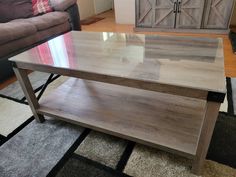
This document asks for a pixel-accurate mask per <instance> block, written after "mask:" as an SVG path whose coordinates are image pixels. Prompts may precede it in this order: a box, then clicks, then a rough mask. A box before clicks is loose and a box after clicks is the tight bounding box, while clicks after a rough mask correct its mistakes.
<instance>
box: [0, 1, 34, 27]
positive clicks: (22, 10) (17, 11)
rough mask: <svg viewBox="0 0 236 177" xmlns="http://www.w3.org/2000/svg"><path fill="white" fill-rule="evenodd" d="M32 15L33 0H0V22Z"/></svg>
mask: <svg viewBox="0 0 236 177" xmlns="http://www.w3.org/2000/svg"><path fill="white" fill-rule="evenodd" d="M32 16H33V10H32V2H31V0H0V23H5V22H8V21H11V20H14V19H18V18H29V17H32Z"/></svg>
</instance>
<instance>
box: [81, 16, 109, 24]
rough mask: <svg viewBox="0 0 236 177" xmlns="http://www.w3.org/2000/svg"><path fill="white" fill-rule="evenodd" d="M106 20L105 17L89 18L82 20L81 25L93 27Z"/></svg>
mask: <svg viewBox="0 0 236 177" xmlns="http://www.w3.org/2000/svg"><path fill="white" fill-rule="evenodd" d="M103 19H105V18H104V17H89V18H87V19H84V20H81V21H80V23H81V25H91V24H93V23H96V22H99V21H101V20H103Z"/></svg>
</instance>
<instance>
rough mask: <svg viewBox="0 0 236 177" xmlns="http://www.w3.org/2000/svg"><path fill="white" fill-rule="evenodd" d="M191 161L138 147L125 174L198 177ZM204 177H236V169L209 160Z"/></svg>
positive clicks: (204, 169) (152, 176) (137, 176)
mask: <svg viewBox="0 0 236 177" xmlns="http://www.w3.org/2000/svg"><path fill="white" fill-rule="evenodd" d="M190 166H191V161H190V160H188V159H185V158H182V157H178V156H173V155H171V154H169V153H165V152H163V151H159V150H157V149H152V148H150V147H147V146H143V145H137V146H136V147H135V148H134V150H133V153H132V154H131V156H130V159H129V161H128V163H127V165H126V167H125V170H124V172H125V173H127V174H129V175H130V176H135V177H197V176H196V175H194V174H192V173H191V171H190ZM202 176H203V177H213V176H214V177H235V176H236V169H233V168H230V167H228V166H225V165H221V164H219V163H217V162H213V161H209V160H207V161H206V162H205V166H204V168H203V175H202Z"/></svg>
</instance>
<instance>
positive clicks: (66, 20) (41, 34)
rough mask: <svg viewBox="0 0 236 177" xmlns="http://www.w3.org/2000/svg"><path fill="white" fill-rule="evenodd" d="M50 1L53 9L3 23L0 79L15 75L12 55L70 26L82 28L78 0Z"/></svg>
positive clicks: (71, 28)
mask: <svg viewBox="0 0 236 177" xmlns="http://www.w3.org/2000/svg"><path fill="white" fill-rule="evenodd" d="M51 4H52V6H53V8H54V11H53V12H50V13H46V14H43V15H40V16H35V17H31V18H24V19H14V20H12V21H10V22H7V23H0V81H3V80H5V79H7V78H9V77H10V76H12V75H13V70H12V66H11V63H10V62H9V61H8V58H10V57H11V56H14V55H17V54H19V53H20V52H23V51H25V50H27V49H29V48H32V47H34V46H36V45H38V44H40V43H43V42H45V41H47V40H49V39H51V38H53V37H56V36H58V35H60V34H63V33H66V32H68V31H70V30H81V26H80V18H79V10H78V6H77V4H76V0H51ZM19 10H20V9H19Z"/></svg>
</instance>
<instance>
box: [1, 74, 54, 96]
mask: <svg viewBox="0 0 236 177" xmlns="http://www.w3.org/2000/svg"><path fill="white" fill-rule="evenodd" d="M49 75H50V74H48V73H43V72H37V71H34V72H32V73H30V74H29V79H30V82H31V84H32V86H33V89H34V90H37V89H38V88H40V87H41V86H42V85H44V84H45V82H46V81H47V79H48V77H49ZM0 95H3V96H6V97H10V98H13V99H17V100H22V99H23V98H24V96H25V95H24V92H23V91H22V89H21V87H20V84H19V82H18V81H15V82H14V83H12V84H10V85H9V86H7V87H5V88H4V89H2V90H0Z"/></svg>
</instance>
